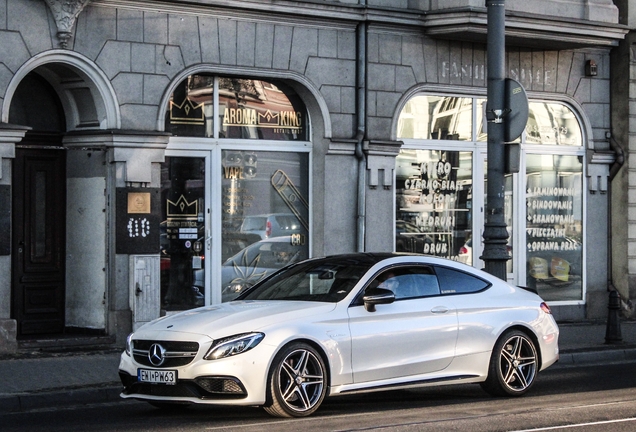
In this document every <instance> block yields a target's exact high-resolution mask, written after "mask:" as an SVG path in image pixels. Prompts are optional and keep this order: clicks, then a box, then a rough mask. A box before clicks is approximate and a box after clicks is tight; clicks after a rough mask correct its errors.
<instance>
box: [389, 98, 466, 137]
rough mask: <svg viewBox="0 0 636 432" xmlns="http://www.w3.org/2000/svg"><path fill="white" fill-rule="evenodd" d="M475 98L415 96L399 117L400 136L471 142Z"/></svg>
mask: <svg viewBox="0 0 636 432" xmlns="http://www.w3.org/2000/svg"><path fill="white" fill-rule="evenodd" d="M472 118H473V112H472V99H471V98H463V97H454V96H415V97H414V98H412V99H411V100H409V101H408V102H407V103H406V105H405V106H404V109H403V110H402V112H401V113H400V118H399V119H398V137H399V138H413V139H433V140H455V141H470V140H471V139H472V129H473V122H472Z"/></svg>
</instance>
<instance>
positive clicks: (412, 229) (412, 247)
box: [395, 220, 434, 253]
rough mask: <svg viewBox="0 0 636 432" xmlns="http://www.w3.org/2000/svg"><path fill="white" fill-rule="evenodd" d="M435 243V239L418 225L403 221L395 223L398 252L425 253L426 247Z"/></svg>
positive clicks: (396, 248)
mask: <svg viewBox="0 0 636 432" xmlns="http://www.w3.org/2000/svg"><path fill="white" fill-rule="evenodd" d="M433 243H434V241H433V239H432V238H431V237H430V236H429V235H428V234H427V233H425V232H424V231H423V230H422V229H421V228H420V227H418V226H417V225H415V224H412V223H410V222H406V221H403V220H398V221H395V250H396V251H397V252H411V253H424V245H425V244H428V245H431V244H433Z"/></svg>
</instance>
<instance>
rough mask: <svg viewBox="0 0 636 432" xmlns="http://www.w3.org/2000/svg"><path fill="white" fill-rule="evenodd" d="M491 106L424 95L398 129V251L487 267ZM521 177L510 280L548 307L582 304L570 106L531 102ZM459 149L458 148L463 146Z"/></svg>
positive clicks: (516, 180)
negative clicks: (485, 244)
mask: <svg viewBox="0 0 636 432" xmlns="http://www.w3.org/2000/svg"><path fill="white" fill-rule="evenodd" d="M484 107H485V100H484V99H483V98H470V97H458V96H439V95H417V96H415V97H413V98H412V99H411V100H410V101H408V102H407V103H406V104H405V106H404V109H403V111H402V113H401V114H400V117H399V119H398V138H399V139H401V140H402V141H403V142H404V146H403V147H402V150H401V152H400V154H399V156H398V157H397V158H396V171H395V172H396V216H395V218H396V221H395V233H396V241H395V249H396V251H405V252H418V253H427V254H431V255H436V256H442V257H446V258H450V259H454V260H458V261H462V262H465V263H468V264H471V265H473V266H477V267H482V266H483V261H481V260H480V255H481V252H482V251H483V239H482V234H483V224H484V214H483V212H484V209H485V206H486V202H487V197H486V195H485V191H486V190H487V187H486V186H485V183H486V181H487V178H486V177H487V170H486V159H487V152H486V139H487V127H486V126H487V123H486V122H485V120H484V119H485V115H484ZM529 109H530V115H529V120H528V124H527V126H526V130H525V132H524V133H523V134H522V136H521V138H520V139H518V140H517V142H519V143H520V144H521V167H522V168H521V172H520V173H518V174H507V175H506V178H505V203H504V206H505V208H504V213H505V220H506V223H507V225H508V228H507V229H508V233H509V236H510V237H509V242H508V251H509V253H510V256H511V259H510V260H509V262H508V263H507V264H508V265H507V268H508V280H509V281H511V282H514V283H516V284H518V285H525V286H531V287H535V288H536V289H537V290H538V291H539V293H540V294H541V295H542V296H543V297H544V299H546V300H550V301H552V302H564V303H580V302H582V301H583V299H584V297H585V292H584V291H585V290H584V287H585V281H584V279H585V271H584V268H583V267H584V265H583V264H584V256H583V250H584V248H583V239H584V222H583V217H584V208H585V207H584V191H583V163H582V160H583V157H584V155H585V148H584V146H583V135H582V128H581V126H580V121H579V119H578V118H577V116H576V115H575V113H574V112H573V111H572V109H570V107H568V106H567V105H565V104H563V103H561V102H553V101H531V102H530V104H529ZM458 141H459V142H458Z"/></svg>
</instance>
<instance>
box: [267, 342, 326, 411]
mask: <svg viewBox="0 0 636 432" xmlns="http://www.w3.org/2000/svg"><path fill="white" fill-rule="evenodd" d="M326 376H327V375H326V367H325V363H324V361H323V360H322V357H321V356H320V354H319V353H318V352H317V351H316V350H315V349H314V348H312V347H311V346H309V345H307V344H303V343H295V344H291V345H288V346H286V347H284V348H283V349H282V350H281V351H280V352H279V353H278V354H277V355H276V358H275V359H274V362H273V363H272V369H271V370H270V373H269V400H270V404H269V405H268V406H265V407H264V408H265V411H267V412H268V413H269V414H271V415H273V416H276V417H305V416H308V415H311V414H312V413H314V412H315V411H316V410H317V409H318V407H319V406H320V404H321V403H322V401H323V399H324V398H325V393H326V392H327V385H326Z"/></svg>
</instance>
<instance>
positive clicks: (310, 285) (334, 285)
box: [239, 258, 373, 303]
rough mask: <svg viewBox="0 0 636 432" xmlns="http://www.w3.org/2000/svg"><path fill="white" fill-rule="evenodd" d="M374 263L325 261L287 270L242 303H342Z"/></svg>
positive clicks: (302, 264)
mask: <svg viewBox="0 0 636 432" xmlns="http://www.w3.org/2000/svg"><path fill="white" fill-rule="evenodd" d="M371 265H373V263H372V262H359V261H356V260H348V259H342V258H341V259H338V258H324V259H317V260H311V261H308V262H304V263H300V264H297V265H293V266H290V267H287V268H286V269H284V270H283V271H281V272H279V273H277V274H275V275H274V276H272V277H271V278H270V279H267V280H265V281H263V282H262V283H261V284H259V285H257V286H255V287H254V289H253V290H251V291H248V292H247V293H246V294H244V295H242V296H240V297H239V299H241V300H304V301H319V302H334V303H335V302H338V301H340V300H342V299H343V298H344V297H346V296H347V294H349V292H350V291H351V289H352V288H353V287H354V286H355V285H356V283H357V282H358V281H359V280H360V278H361V277H362V275H364V273H366V271H367V270H368V269H369V267H371Z"/></svg>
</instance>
